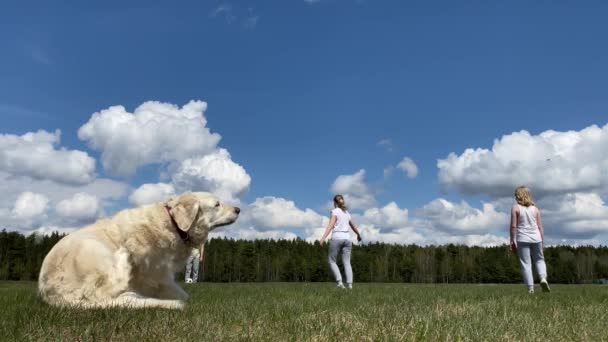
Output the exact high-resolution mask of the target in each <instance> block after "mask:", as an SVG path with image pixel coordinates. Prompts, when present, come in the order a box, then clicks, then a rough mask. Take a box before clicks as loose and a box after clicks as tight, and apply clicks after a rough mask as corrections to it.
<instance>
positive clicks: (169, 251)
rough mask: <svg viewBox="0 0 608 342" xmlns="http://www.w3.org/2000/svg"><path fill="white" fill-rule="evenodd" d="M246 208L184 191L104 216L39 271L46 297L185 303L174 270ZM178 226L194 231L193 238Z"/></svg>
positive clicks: (98, 303)
mask: <svg viewBox="0 0 608 342" xmlns="http://www.w3.org/2000/svg"><path fill="white" fill-rule="evenodd" d="M165 204H167V205H168V206H169V207H170V208H171V216H173V218H174V219H175V222H176V223H177V226H178V227H176V226H175V224H174V222H173V221H172V220H171V217H170V216H169V214H168V213H167V210H166V209H165ZM239 211H240V210H239V209H238V208H235V207H232V206H228V205H224V204H222V203H220V202H219V201H218V199H217V198H216V197H215V196H213V195H212V194H209V193H185V194H182V195H180V196H177V197H174V198H171V199H170V200H168V201H167V202H166V203H155V204H151V205H147V206H143V207H139V208H135V209H126V210H123V211H120V212H118V213H117V214H116V215H114V216H113V217H111V218H108V219H101V220H99V221H97V222H96V223H94V224H92V225H90V226H87V227H85V228H83V229H80V230H78V231H75V232H73V233H71V234H69V235H68V236H66V237H64V238H63V239H61V240H60V241H59V242H58V243H57V244H56V245H55V246H54V247H53V248H52V249H51V251H50V252H49V254H48V255H47V256H46V258H45V259H44V262H43V263H42V268H41V270H40V278H39V282H38V289H39V293H40V296H41V297H42V299H43V300H44V301H45V302H47V303H49V304H51V305H57V306H69V307H81V308H100V307H112V306H116V307H130V308H144V307H160V308H167V309H182V308H183V306H184V300H186V299H188V294H187V293H186V292H185V291H184V290H183V289H182V288H181V287H180V286H179V285H177V284H176V283H175V281H174V274H175V273H176V271H177V270H180V269H181V268H182V267H183V266H184V265H185V262H186V259H187V257H188V255H189V254H190V251H191V249H192V248H193V247H196V246H200V244H202V243H204V242H205V241H206V239H207V234H208V233H209V231H211V230H213V229H214V228H216V227H219V226H223V225H227V224H231V223H233V222H234V221H236V219H237V217H238V213H239ZM177 229H181V230H182V231H184V232H187V233H188V236H189V239H190V242H189V243H188V244H186V243H184V241H183V240H182V239H181V237H180V236H179V234H178V233H177Z"/></svg>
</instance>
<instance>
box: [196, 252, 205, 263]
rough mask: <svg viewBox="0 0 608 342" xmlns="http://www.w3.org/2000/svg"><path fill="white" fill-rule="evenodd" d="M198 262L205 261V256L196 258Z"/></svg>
mask: <svg viewBox="0 0 608 342" xmlns="http://www.w3.org/2000/svg"><path fill="white" fill-rule="evenodd" d="M198 261H200V262H203V261H205V256H204V255H202V254H201V256H200V257H198Z"/></svg>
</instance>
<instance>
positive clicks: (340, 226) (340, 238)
mask: <svg viewBox="0 0 608 342" xmlns="http://www.w3.org/2000/svg"><path fill="white" fill-rule="evenodd" d="M351 229H352V230H353V231H354V232H355V234H357V241H361V234H359V231H358V230H357V228H356V227H355V225H354V224H353V221H352V220H351V217H350V213H349V212H348V208H347V207H346V202H345V201H344V197H343V196H342V195H336V196H334V209H333V210H332V211H331V215H330V217H329V224H328V225H327V228H325V233H323V236H322V237H321V245H323V243H324V242H325V239H326V238H327V235H329V233H330V232H331V240H330V241H329V266H330V267H331V270H332V272H333V273H334V276H335V278H336V283H337V284H338V287H339V288H344V284H343V283H342V274H341V273H340V269H339V268H338V264H337V263H336V261H337V259H338V252H341V254H342V263H343V264H344V273H345V276H346V286H347V287H348V288H349V289H352V288H353V269H352V267H351V266H350V252H351V250H352V249H353V242H352V241H351V240H350V230H351Z"/></svg>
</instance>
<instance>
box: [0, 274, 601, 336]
mask: <svg viewBox="0 0 608 342" xmlns="http://www.w3.org/2000/svg"><path fill="white" fill-rule="evenodd" d="M184 287H185V288H186V290H187V291H188V292H189V293H190V294H191V298H190V300H189V302H188V304H189V305H188V307H187V308H186V309H185V310H184V311H181V312H179V311H165V310H140V311H135V310H124V309H123V310H119V309H111V310H93V311H83V310H66V309H58V308H52V307H49V306H48V305H45V304H44V303H42V302H41V301H40V300H39V299H38V298H37V296H36V284H35V283H24V282H0V312H1V313H0V331H1V332H2V333H1V335H0V339H2V340H11V341H12V340H45V341H53V340H54V341H59V340H61V341H65V340H67V341H106V340H113V341H158V342H160V341H213V340H231V341H234V340H273V341H285V340H313V341H326V340H359V341H368V340H369V341H371V340H393V341H397V340H450V341H453V340H525V341H532V340H538V341H540V340H543V341H556V340H564V341H567V340H568V341H572V340H588V341H598V340H606V341H608V287H606V286H601V285H581V286H577V285H561V286H560V285H554V286H553V287H552V289H553V292H551V293H550V294H545V293H540V289H538V290H537V293H536V294H534V295H529V294H527V293H526V291H525V289H524V287H523V286H522V285H464V284H462V285H413V284H357V286H356V288H355V289H353V290H339V289H335V288H333V285H332V284H327V283H325V284H323V283H312V284H297V283H265V284H206V283H200V284H193V285H185V286H184Z"/></svg>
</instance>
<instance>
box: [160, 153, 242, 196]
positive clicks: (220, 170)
mask: <svg viewBox="0 0 608 342" xmlns="http://www.w3.org/2000/svg"><path fill="white" fill-rule="evenodd" d="M172 181H173V185H174V186H175V189H176V190H177V191H178V192H183V191H209V192H212V193H214V194H215V195H217V196H218V197H219V198H221V199H222V200H224V201H228V202H233V203H234V202H238V197H239V196H241V195H242V194H244V193H245V192H246V191H247V189H248V188H249V184H250V183H251V177H250V176H249V175H248V174H247V172H246V171H245V169H244V168H243V167H242V166H241V165H239V164H237V163H235V162H234V161H232V159H231V157H230V154H229V153H228V151H226V150H225V149H219V150H217V151H215V152H213V153H211V154H209V155H206V156H204V157H201V158H188V159H186V160H184V161H183V162H182V163H181V164H180V165H179V167H178V168H177V170H176V171H175V172H174V173H173V176H172Z"/></svg>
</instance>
